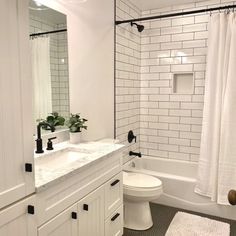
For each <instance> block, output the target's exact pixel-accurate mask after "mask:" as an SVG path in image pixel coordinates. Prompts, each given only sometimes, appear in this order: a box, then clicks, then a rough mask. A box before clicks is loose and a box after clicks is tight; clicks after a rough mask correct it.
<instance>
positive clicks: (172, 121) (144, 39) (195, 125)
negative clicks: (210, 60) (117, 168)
mask: <svg viewBox="0 0 236 236" xmlns="http://www.w3.org/2000/svg"><path fill="white" fill-rule="evenodd" d="M226 2H227V1H222V3H221V2H220V0H214V1H204V2H200V3H191V4H186V5H182V6H175V7H169V8H164V9H156V10H150V11H145V12H142V16H150V15H156V14H159V13H161V14H163V13H171V12H176V11H181V10H184V11H188V10H194V9H199V8H203V7H212V6H216V5H218V4H224V5H225V4H227V3H228V4H229V3H233V2H230V1H228V2H227V3H226ZM208 20H209V14H198V15H189V16H184V17H175V18H168V19H162V20H154V21H149V22H145V23H144V25H145V30H144V31H143V33H142V36H141V101H140V107H141V110H140V127H141V128H140V139H141V142H140V148H141V151H142V153H144V154H146V155H151V156H155V157H163V158H173V159H181V160H186V161H198V158H199V151H200V139H201V128H202V126H201V125H202V111H203V105H204V104H203V101H204V84H205V69H206V56H207V55H206V54H207V38H208V31H207V27H208ZM184 72H192V73H193V75H194V90H193V93H192V94H174V93H173V90H172V89H173V88H172V84H173V83H172V82H173V81H172V78H173V74H174V73H184Z"/></svg>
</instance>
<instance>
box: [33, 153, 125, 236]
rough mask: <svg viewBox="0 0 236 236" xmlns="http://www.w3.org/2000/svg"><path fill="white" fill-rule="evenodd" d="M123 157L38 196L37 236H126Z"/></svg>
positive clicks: (106, 162) (89, 169) (100, 165)
mask: <svg viewBox="0 0 236 236" xmlns="http://www.w3.org/2000/svg"><path fill="white" fill-rule="evenodd" d="M122 183H123V181H122V153H121V152H120V153H117V154H115V155H111V156H109V157H108V158H107V159H104V160H103V159H102V160H101V161H99V162H98V163H96V164H94V165H91V166H89V167H88V168H87V169H85V170H84V171H81V172H80V173H78V174H77V175H76V174H74V175H72V176H71V177H70V178H68V179H65V180H62V181H61V182H59V183H58V184H56V185H53V186H51V187H50V186H48V189H45V190H41V191H40V192H39V193H36V199H37V203H36V212H37V214H36V215H37V225H38V234H37V236H64V235H67V236H75V235H76V236H120V235H123V184H122Z"/></svg>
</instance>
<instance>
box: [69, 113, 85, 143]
mask: <svg viewBox="0 0 236 236" xmlns="http://www.w3.org/2000/svg"><path fill="white" fill-rule="evenodd" d="M87 121H88V120H86V119H84V118H82V117H81V116H80V114H71V115H70V118H69V120H68V121H66V126H67V127H68V128H69V129H70V142H71V143H73V144H76V143H79V142H80V134H81V131H82V129H87V126H86V125H85V122H87Z"/></svg>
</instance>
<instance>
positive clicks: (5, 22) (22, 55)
mask: <svg viewBox="0 0 236 236" xmlns="http://www.w3.org/2000/svg"><path fill="white" fill-rule="evenodd" d="M0 30H1V33H0V42H1V44H0V53H1V56H0V130H1V134H0V209H1V208H3V207H5V206H7V205H9V204H11V203H13V202H15V201H17V200H19V199H21V198H24V197H25V196H27V195H29V194H30V193H32V192H34V174H33V173H29V172H28V173H27V172H25V163H33V129H32V123H33V122H32V114H33V112H32V82H31V78H30V63H29V36H28V35H29V31H28V0H1V1H0Z"/></svg>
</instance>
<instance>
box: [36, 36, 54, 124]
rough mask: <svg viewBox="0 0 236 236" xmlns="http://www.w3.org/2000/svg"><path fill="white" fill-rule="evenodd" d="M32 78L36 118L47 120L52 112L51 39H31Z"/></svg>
mask: <svg viewBox="0 0 236 236" xmlns="http://www.w3.org/2000/svg"><path fill="white" fill-rule="evenodd" d="M31 60H32V77H33V81H34V118H35V121H36V120H38V119H45V118H46V117H47V116H48V114H49V113H51V112H52V86H51V70H50V39H49V38H48V37H38V38H33V39H31Z"/></svg>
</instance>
